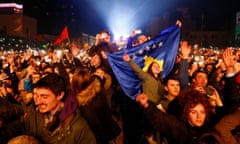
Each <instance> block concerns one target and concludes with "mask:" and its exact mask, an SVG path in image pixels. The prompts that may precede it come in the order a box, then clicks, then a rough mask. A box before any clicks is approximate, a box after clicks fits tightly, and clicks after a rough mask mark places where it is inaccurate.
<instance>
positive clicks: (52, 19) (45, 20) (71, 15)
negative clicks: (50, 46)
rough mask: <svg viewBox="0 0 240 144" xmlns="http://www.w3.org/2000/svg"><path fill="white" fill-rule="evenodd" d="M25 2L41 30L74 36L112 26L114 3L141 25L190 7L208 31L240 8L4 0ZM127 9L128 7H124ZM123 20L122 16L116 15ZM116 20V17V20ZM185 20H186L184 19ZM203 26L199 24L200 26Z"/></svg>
mask: <svg viewBox="0 0 240 144" xmlns="http://www.w3.org/2000/svg"><path fill="white" fill-rule="evenodd" d="M1 2H16V3H21V4H23V5H24V14H25V15H28V16H31V17H34V18H36V19H37V20H38V32H39V33H46V34H54V35H57V34H59V31H61V30H62V28H63V27H64V26H65V25H68V26H69V31H70V36H71V35H72V36H78V35H79V34H81V33H82V32H85V33H89V34H92V35H95V34H96V33H98V32H99V31H101V30H103V29H108V24H107V21H106V17H108V16H109V15H110V14H111V13H112V11H111V10H112V9H111V8H112V7H113V6H114V5H126V7H129V9H130V10H131V11H132V13H131V16H132V17H131V19H130V20H129V23H131V21H137V22H138V23H139V24H141V25H146V24H147V23H149V21H150V20H151V18H152V17H154V16H158V15H161V14H162V13H164V12H166V11H168V12H171V13H174V11H176V8H189V10H190V12H191V17H192V18H193V19H194V20H196V22H197V23H198V24H200V23H201V16H204V29H205V30H228V29H230V28H231V26H232V23H233V20H234V17H235V14H236V12H237V11H240V0H15V1H13V0H11V1H9V0H1ZM121 9H122V10H120V11H119V12H124V11H125V9H124V6H123V7H121ZM114 18H116V19H119V18H121V19H123V18H122V17H118V16H116V17H114ZM113 21H114V20H113ZM183 21H184V20H183ZM198 28H199V25H198Z"/></svg>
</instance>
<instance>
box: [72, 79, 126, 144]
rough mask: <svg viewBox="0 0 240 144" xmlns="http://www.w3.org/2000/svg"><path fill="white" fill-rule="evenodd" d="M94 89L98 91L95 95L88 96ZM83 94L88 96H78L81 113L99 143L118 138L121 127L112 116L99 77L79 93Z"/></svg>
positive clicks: (102, 143) (103, 143)
mask: <svg viewBox="0 0 240 144" xmlns="http://www.w3.org/2000/svg"><path fill="white" fill-rule="evenodd" d="M93 91H94V92H96V93H95V94H94V95H89V96H86V95H87V94H90V93H92V92H93ZM82 94H83V95H84V96H86V97H84V98H79V99H78V98H77V100H79V101H78V103H79V105H80V111H81V115H82V116H83V117H84V118H85V119H86V121H87V122H88V124H89V126H90V128H91V130H92V131H93V133H94V135H95V137H96V140H97V143H98V144H105V143H108V142H109V141H110V140H113V139H114V138H116V137H117V136H118V135H119V134H120V132H121V129H120V127H119V126H118V124H117V122H116V121H115V120H114V119H113V118H112V115H111V111H110V108H109V106H108V104H107V101H106V96H105V95H104V92H102V88H101V86H100V81H99V80H98V79H96V80H95V81H93V82H92V83H91V84H90V85H89V86H88V87H87V88H86V89H84V90H82V91H81V92H80V93H79V94H77V97H80V96H81V95H82Z"/></svg>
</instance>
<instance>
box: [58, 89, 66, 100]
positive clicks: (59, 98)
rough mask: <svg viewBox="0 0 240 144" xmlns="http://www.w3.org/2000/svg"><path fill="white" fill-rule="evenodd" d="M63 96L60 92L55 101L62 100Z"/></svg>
mask: <svg viewBox="0 0 240 144" xmlns="http://www.w3.org/2000/svg"><path fill="white" fill-rule="evenodd" d="M64 94H65V93H64V92H63V91H62V92H61V93H60V94H59V95H58V96H57V99H58V100H62V98H63V96H64Z"/></svg>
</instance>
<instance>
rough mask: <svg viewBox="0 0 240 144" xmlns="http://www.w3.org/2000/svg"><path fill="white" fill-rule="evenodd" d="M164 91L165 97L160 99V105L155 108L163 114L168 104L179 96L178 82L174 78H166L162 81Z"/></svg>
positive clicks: (176, 78)
mask: <svg viewBox="0 0 240 144" xmlns="http://www.w3.org/2000/svg"><path fill="white" fill-rule="evenodd" d="M164 90H165V92H166V95H165V96H164V97H163V98H161V100H160V104H159V105H157V107H158V108H159V109H160V110H161V111H163V112H165V111H167V109H168V104H169V103H170V102H171V101H172V100H174V99H175V98H176V97H177V96H178V95H179V94H180V80H179V79H178V77H176V76H168V77H167V78H166V79H165V80H164Z"/></svg>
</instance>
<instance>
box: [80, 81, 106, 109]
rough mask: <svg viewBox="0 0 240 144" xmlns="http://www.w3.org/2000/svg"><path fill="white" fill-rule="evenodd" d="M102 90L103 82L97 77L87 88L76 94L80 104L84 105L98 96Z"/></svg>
mask: <svg viewBox="0 0 240 144" xmlns="http://www.w3.org/2000/svg"><path fill="white" fill-rule="evenodd" d="M100 90H101V83H100V81H99V80H98V79H95V80H94V81H93V82H92V83H90V84H89V85H88V86H87V87H86V88H85V89H83V90H82V91H81V92H79V93H77V94H76V100H77V102H78V104H79V105H81V106H83V105H86V104H88V103H89V102H90V101H91V100H92V98H94V97H95V96H96V94H97V93H98V92H100Z"/></svg>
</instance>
